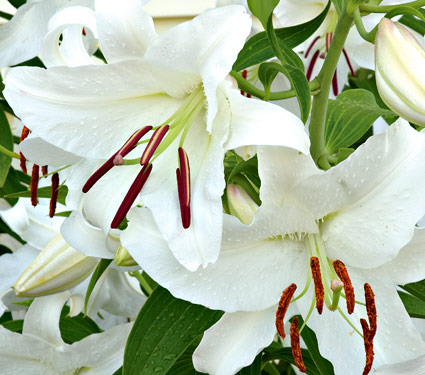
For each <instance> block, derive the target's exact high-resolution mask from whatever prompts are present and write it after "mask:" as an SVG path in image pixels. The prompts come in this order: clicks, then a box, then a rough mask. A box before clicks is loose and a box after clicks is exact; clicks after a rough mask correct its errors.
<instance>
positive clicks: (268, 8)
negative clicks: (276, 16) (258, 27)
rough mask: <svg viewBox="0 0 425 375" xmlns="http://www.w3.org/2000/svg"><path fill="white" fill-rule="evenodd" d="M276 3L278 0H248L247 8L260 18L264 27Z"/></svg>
mask: <svg viewBox="0 0 425 375" xmlns="http://www.w3.org/2000/svg"><path fill="white" fill-rule="evenodd" d="M277 4H279V0H248V7H249V10H250V11H251V12H252V14H253V15H254V16H255V17H257V18H258V19H259V20H260V22H261V23H262V25H263V27H264V28H266V27H267V22H268V20H269V18H270V16H271V15H272V13H273V10H274V8H276V5H277Z"/></svg>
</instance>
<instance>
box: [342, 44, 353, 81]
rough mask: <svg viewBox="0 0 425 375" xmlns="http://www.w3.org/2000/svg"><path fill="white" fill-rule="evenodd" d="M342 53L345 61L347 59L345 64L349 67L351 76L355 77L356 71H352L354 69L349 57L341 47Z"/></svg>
mask: <svg viewBox="0 0 425 375" xmlns="http://www.w3.org/2000/svg"><path fill="white" fill-rule="evenodd" d="M342 53H343V54H344V57H345V61H347V65H348V67H349V68H350V72H351V75H352V76H353V77H355V76H356V72H355V71H354V69H353V65H351V61H350V58H349V57H348V53H347V51H346V50H345V48H343V49H342Z"/></svg>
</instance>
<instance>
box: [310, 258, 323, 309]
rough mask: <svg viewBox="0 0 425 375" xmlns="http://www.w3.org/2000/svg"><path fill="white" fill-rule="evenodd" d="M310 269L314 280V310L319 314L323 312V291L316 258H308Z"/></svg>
mask: <svg viewBox="0 0 425 375" xmlns="http://www.w3.org/2000/svg"><path fill="white" fill-rule="evenodd" d="M310 268H311V274H312V275H313V280H314V291H315V294H316V309H317V311H318V313H319V314H321V313H322V312H323V304H324V299H325V291H324V289H323V283H322V274H321V272H320V262H319V258H317V257H311V258H310Z"/></svg>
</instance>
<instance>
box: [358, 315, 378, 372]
mask: <svg viewBox="0 0 425 375" xmlns="http://www.w3.org/2000/svg"><path fill="white" fill-rule="evenodd" d="M360 324H361V325H362V329H363V341H364V348H365V352H366V364H365V368H364V370H363V375H367V374H369V372H370V370H372V365H373V357H374V355H375V353H374V352H373V335H372V333H371V331H370V329H369V326H368V324H367V322H366V320H365V319H360Z"/></svg>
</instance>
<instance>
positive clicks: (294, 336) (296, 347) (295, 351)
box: [290, 317, 307, 372]
mask: <svg viewBox="0 0 425 375" xmlns="http://www.w3.org/2000/svg"><path fill="white" fill-rule="evenodd" d="M290 335H291V348H292V356H293V357H294V361H295V365H296V366H297V367H298V369H299V370H300V371H301V372H306V371H307V369H306V368H305V364H304V361H303V356H302V354H301V346H300V333H299V332H298V317H295V318H294V320H293V321H292V323H291V330H290Z"/></svg>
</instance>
